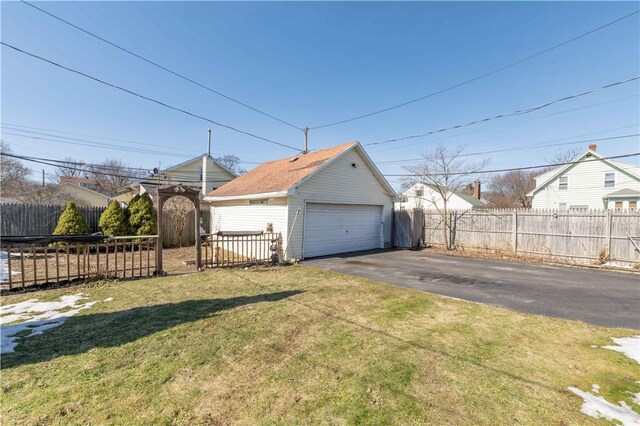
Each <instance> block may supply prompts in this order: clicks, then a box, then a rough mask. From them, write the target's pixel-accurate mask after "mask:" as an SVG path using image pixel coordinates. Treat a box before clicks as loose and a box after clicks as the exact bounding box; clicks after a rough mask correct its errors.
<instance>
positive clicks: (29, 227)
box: [0, 203, 211, 247]
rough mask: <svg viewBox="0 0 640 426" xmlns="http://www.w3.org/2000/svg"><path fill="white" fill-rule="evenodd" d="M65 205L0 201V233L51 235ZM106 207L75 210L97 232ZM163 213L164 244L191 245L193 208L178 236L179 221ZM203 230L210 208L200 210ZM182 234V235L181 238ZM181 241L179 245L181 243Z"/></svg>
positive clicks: (173, 216) (193, 218) (173, 213)
mask: <svg viewBox="0 0 640 426" xmlns="http://www.w3.org/2000/svg"><path fill="white" fill-rule="evenodd" d="M64 209H65V206H59V205H54V204H22V203H2V204H0V235H50V234H53V231H54V230H55V229H56V225H57V224H58V218H59V217H60V215H61V214H62V212H63V210H64ZM105 210H106V207H83V206H78V211H79V212H80V214H81V215H82V216H83V217H84V218H85V219H86V220H87V222H88V223H89V227H90V228H91V232H99V231H100V229H99V227H98V221H99V220H100V215H102V212H104V211H105ZM162 214H163V215H164V216H163V228H164V229H163V238H162V242H163V246H164V247H177V246H179V245H183V246H184V245H192V244H194V243H195V241H196V236H195V229H194V226H195V224H194V220H195V214H194V212H193V211H191V212H189V213H188V214H187V216H186V226H185V228H184V232H183V235H182V236H180V235H178V226H176V222H177V221H179V220H182V219H181V218H180V216H179V215H178V214H176V212H175V211H173V210H171V209H170V208H165V209H164V211H163V212H162ZM200 214H201V217H202V222H203V225H204V229H205V231H206V232H209V224H210V222H211V221H210V220H209V218H210V211H209V209H206V210H204V209H203V210H201V211H200ZM180 237H181V238H180ZM180 243H182V244H180Z"/></svg>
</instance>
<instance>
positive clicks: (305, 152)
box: [302, 127, 309, 154]
mask: <svg viewBox="0 0 640 426" xmlns="http://www.w3.org/2000/svg"><path fill="white" fill-rule="evenodd" d="M302 132H303V133H304V149H303V150H302V153H303V154H307V153H308V152H309V145H308V143H307V142H308V140H307V137H308V135H309V128H308V127H305V128H304V129H302Z"/></svg>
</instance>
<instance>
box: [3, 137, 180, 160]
mask: <svg viewBox="0 0 640 426" xmlns="http://www.w3.org/2000/svg"><path fill="white" fill-rule="evenodd" d="M2 134H3V135H10V136H17V137H20V138H27V139H35V140H45V141H50V142H57V143H64V144H69V145H78V146H89V147H93V148H102V149H110V150H115V151H123V152H135V153H139V154H154V155H162V156H171V157H174V156H177V157H185V158H188V157H192V156H191V155H185V154H179V153H174V152H163V151H153V150H144V149H138V148H128V147H123V146H119V145H111V144H104V143H99V142H93V141H86V142H85V141H78V140H75V141H73V140H61V139H52V138H47V137H41V136H33V135H21V134H19V133H11V132H2Z"/></svg>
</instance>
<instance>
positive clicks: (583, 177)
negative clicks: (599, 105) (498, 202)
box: [527, 144, 640, 209]
mask: <svg viewBox="0 0 640 426" xmlns="http://www.w3.org/2000/svg"><path fill="white" fill-rule="evenodd" d="M596 148H597V147H596V145H595V144H592V145H590V146H589V150H588V151H586V152H585V153H583V154H582V155H580V156H579V157H578V158H576V159H575V160H574V161H573V162H572V164H568V165H564V166H559V167H557V168H554V169H552V170H550V171H548V172H546V173H543V174H541V175H539V176H537V177H536V188H535V189H534V190H533V191H531V192H530V193H529V194H527V195H528V196H530V197H533V202H532V208H534V209H636V208H638V203H639V202H640V165H639V164H637V163H636V164H627V163H622V162H620V161H616V160H609V159H606V158H605V157H603V156H602V155H600V154H599V153H598V152H596Z"/></svg>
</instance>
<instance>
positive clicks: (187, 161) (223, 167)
mask: <svg viewBox="0 0 640 426" xmlns="http://www.w3.org/2000/svg"><path fill="white" fill-rule="evenodd" d="M202 157H208V158H210V159H212V160H213V162H214V163H215V164H216V165H217V166H219V167H220V168H221V169H223V170H224V171H226V172H228V173H229V174H231V175H233V176H236V177H237V176H238V175H237V174H236V173H235V172H233V171H232V170H230V169H229V168H227V166H225V165H224V164H222V163H220V162H219V161H218V160H216V159H215V158H213V157H212V156H210V155H208V154H207V153H206V152H205V153H204V154H200V155H198V156H197V157H194V158H192V159H191V160H186V161H183V162H182V163H178V164H175V165H173V166H170V167H167V168H166V169H162V170H160V173H167V172H170V171H172V170H175V169H177V168H179V167H182V166H186V165H187V164H191V163H195V162H196V161H197V162H201V161H202Z"/></svg>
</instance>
